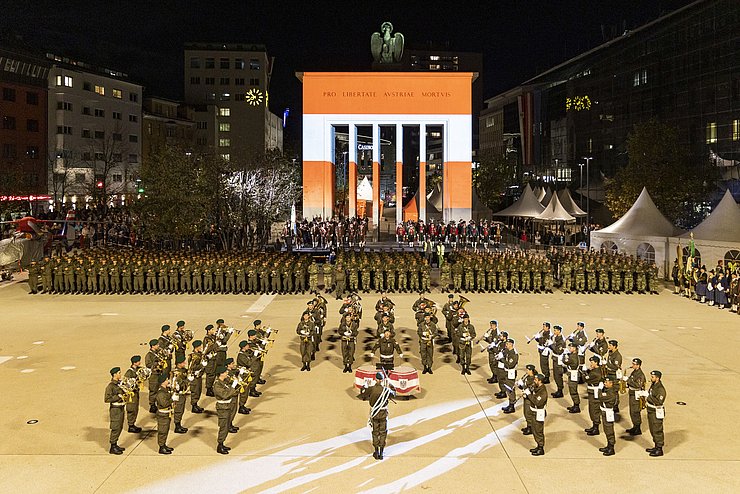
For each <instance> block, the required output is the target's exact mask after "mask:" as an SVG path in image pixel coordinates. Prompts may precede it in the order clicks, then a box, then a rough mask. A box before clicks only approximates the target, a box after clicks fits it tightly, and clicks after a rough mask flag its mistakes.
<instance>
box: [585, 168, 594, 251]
mask: <svg viewBox="0 0 740 494" xmlns="http://www.w3.org/2000/svg"><path fill="white" fill-rule="evenodd" d="M583 159H584V160H586V235H587V237H586V238H587V239H590V237H591V235H590V234H589V231H590V230H591V179H590V174H589V173H588V165H589V163H591V160H592V159H593V157H588V156H584V157H583ZM586 241H587V242H588V240H586Z"/></svg>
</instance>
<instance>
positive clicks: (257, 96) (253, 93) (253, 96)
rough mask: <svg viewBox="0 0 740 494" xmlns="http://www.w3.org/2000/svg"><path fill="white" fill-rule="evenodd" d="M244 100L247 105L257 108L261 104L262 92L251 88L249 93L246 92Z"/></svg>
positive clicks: (262, 99)
mask: <svg viewBox="0 0 740 494" xmlns="http://www.w3.org/2000/svg"><path fill="white" fill-rule="evenodd" d="M244 99H245V100H247V103H249V104H250V105H252V106H259V105H261V104H262V102H263V101H264V99H265V97H264V95H263V94H262V91H260V90H259V89H257V88H252V89H250V90H249V91H247V94H246V96H245V97H244Z"/></svg>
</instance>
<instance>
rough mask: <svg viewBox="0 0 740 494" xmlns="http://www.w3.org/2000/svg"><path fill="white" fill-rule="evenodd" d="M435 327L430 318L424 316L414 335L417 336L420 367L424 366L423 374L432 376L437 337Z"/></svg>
mask: <svg viewBox="0 0 740 494" xmlns="http://www.w3.org/2000/svg"><path fill="white" fill-rule="evenodd" d="M438 331H439V330H438V329H437V325H436V324H435V323H434V321H432V320H431V316H430V317H427V316H424V320H422V321H421V323H420V324H419V328H418V329H417V331H416V333H417V334H418V335H419V355H420V356H421V365H423V366H424V371H423V374H427V373H429V374H433V372H432V366H433V365H434V339H435V338H436V337H437V332H438Z"/></svg>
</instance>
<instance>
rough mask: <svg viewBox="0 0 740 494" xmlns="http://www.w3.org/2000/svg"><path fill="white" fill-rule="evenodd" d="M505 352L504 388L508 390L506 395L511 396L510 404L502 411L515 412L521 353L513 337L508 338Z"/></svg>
mask: <svg viewBox="0 0 740 494" xmlns="http://www.w3.org/2000/svg"><path fill="white" fill-rule="evenodd" d="M503 354H504V355H503V356H504V358H503V363H504V371H505V374H504V389H505V390H506V396H507V397H508V398H509V406H507V407H505V408H504V409H503V410H502V411H503V412H504V413H514V403H516V396H515V393H514V381H515V380H516V366H517V364H518V363H519V353H518V352H517V351H516V350H515V349H514V340H513V339H512V338H509V339H507V340H506V349H505V350H504V352H503Z"/></svg>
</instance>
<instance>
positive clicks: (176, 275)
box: [167, 263, 180, 293]
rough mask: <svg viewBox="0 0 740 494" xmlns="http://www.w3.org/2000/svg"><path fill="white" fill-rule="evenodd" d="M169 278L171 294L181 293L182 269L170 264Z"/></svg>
mask: <svg viewBox="0 0 740 494" xmlns="http://www.w3.org/2000/svg"><path fill="white" fill-rule="evenodd" d="M167 276H168V277H169V279H170V280H169V284H170V292H172V293H178V292H179V291H180V268H179V266H177V264H175V263H172V264H170V267H169V269H168V270H167Z"/></svg>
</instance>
